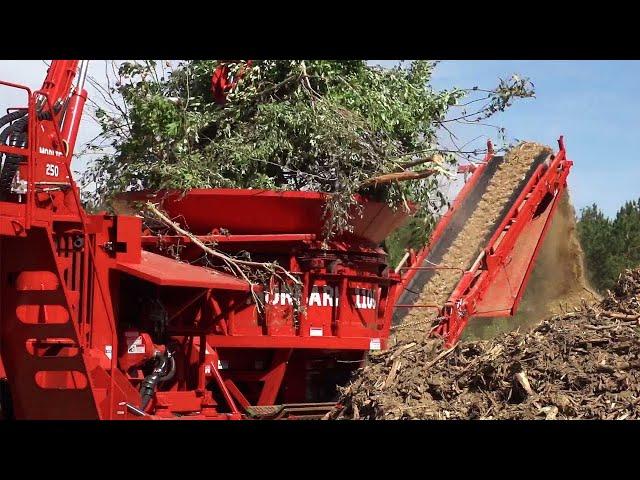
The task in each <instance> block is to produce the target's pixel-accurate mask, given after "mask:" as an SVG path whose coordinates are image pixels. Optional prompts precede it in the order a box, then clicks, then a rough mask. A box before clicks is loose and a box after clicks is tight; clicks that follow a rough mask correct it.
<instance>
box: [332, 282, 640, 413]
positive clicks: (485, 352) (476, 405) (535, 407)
mask: <svg viewBox="0 0 640 480" xmlns="http://www.w3.org/2000/svg"><path fill="white" fill-rule="evenodd" d="M638 319H640V269H637V270H634V271H627V272H625V273H624V274H623V275H622V276H621V278H620V279H619V281H618V284H617V286H616V287H615V289H614V290H613V292H611V293H609V295H608V296H607V297H606V298H605V299H604V300H602V301H601V302H600V303H598V304H595V305H591V306H589V305H586V304H585V305H584V306H583V308H582V309H581V310H580V311H575V312H571V313H568V314H565V315H562V316H556V317H553V318H551V319H549V320H545V321H543V322H542V323H541V324H540V325H538V326H537V327H536V328H534V329H533V330H532V331H530V332H528V333H521V332H512V333H508V334H504V335H501V336H499V337H497V338H495V339H493V340H490V341H475V342H463V343H459V344H458V345H456V346H455V347H454V348H453V349H449V350H443V349H442V346H441V344H440V342H439V341H438V340H436V339H431V338H420V339H416V340H414V341H405V342H402V343H401V344H398V345H397V346H396V347H395V348H393V349H391V350H389V351H386V352H380V353H378V354H376V355H373V356H371V357H370V359H369V362H368V364H367V365H366V366H365V367H364V368H363V369H361V370H359V371H358V372H357V373H356V375H355V376H354V380H353V381H352V383H351V384H349V385H348V386H346V387H345V388H344V389H343V395H342V398H341V400H340V404H339V406H338V407H337V408H335V409H334V410H333V411H332V412H330V414H329V415H328V417H329V418H351V419H358V418H360V419H637V418H640V327H639V321H638Z"/></svg>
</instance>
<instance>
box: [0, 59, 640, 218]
mask: <svg viewBox="0 0 640 480" xmlns="http://www.w3.org/2000/svg"><path fill="white" fill-rule="evenodd" d="M371 63H378V64H382V65H383V66H391V65H394V64H396V63H397V61H395V60H373V61H371ZM104 68H105V64H104V62H103V61H101V60H97V61H94V62H92V63H91V65H90V70H89V72H90V74H91V75H92V76H93V77H94V78H95V79H96V80H98V81H100V79H101V78H103V77H104ZM45 73H46V65H45V64H44V62H42V61H40V60H37V61H34V60H29V61H17V60H9V61H7V60H3V61H0V78H1V79H3V80H8V81H13V82H17V83H23V84H26V85H28V86H30V87H34V88H37V87H39V86H40V85H41V84H42V80H43V79H44V76H45ZM514 73H516V74H519V75H521V76H525V77H529V78H530V80H531V81H532V82H533V83H534V84H535V87H536V97H537V98H535V99H525V100H521V101H519V102H517V103H516V104H515V105H513V106H512V107H511V108H510V109H509V110H508V111H507V112H504V113H502V114H499V115H497V116H496V117H495V118H494V121H493V123H497V124H499V125H501V126H504V127H505V128H506V129H507V131H506V133H507V137H508V138H509V139H521V140H531V141H536V142H539V143H544V144H547V145H550V146H552V147H556V145H557V144H556V140H557V138H558V136H559V135H564V136H565V142H566V146H567V153H568V156H569V158H570V159H571V160H573V161H574V162H575V164H574V167H573V169H572V171H571V174H570V176H569V188H570V191H571V195H572V199H573V202H574V205H575V206H576V207H577V209H580V208H582V207H584V206H586V205H589V204H591V203H593V202H596V203H598V205H599V206H600V207H601V208H602V209H603V210H604V212H605V213H606V214H608V215H615V212H616V211H617V209H618V208H619V207H620V206H621V205H622V203H624V202H625V201H626V200H631V199H637V198H638V197H640V186H639V184H640V163H639V162H638V161H637V159H636V156H637V150H638V148H640V146H639V145H638V142H637V141H636V139H637V138H638V137H640V135H639V132H640V117H639V115H638V112H639V111H640V95H638V92H637V90H638V86H639V85H640V61H486V60H474V61H459V60H456V61H443V62H441V63H440V64H439V65H438V66H437V68H436V70H435V73H434V77H433V85H434V87H435V88H437V89H443V88H451V87H454V86H457V87H472V86H474V85H477V86H479V87H483V88H490V87H494V86H496V85H497V83H498V79H499V78H500V77H508V76H510V75H511V74H514ZM88 90H89V96H90V97H92V98H98V95H97V93H96V92H95V90H94V89H93V88H92V87H89V89H88ZM19 100H22V99H20V98H18V97H17V96H15V95H12V94H11V92H10V91H9V90H8V89H6V88H0V107H1V108H2V109H3V110H4V108H5V107H6V106H9V105H16V104H21V103H23V102H22V101H19ZM97 132H98V129H97V125H96V124H95V122H93V121H92V120H91V119H90V118H89V117H88V116H85V118H84V119H83V123H82V128H81V131H80V134H79V138H78V146H77V147H76V151H79V150H80V148H81V147H82V143H83V142H84V141H87V140H89V139H90V138H92V137H93V136H95V134H96V133H97ZM455 133H456V135H457V136H458V137H459V138H460V141H461V143H465V142H467V141H469V140H471V139H472V138H474V137H476V136H478V135H484V137H483V138H481V139H479V140H477V141H476V142H475V143H473V144H472V145H471V147H475V146H477V147H482V146H483V144H484V143H485V142H486V138H487V136H491V137H493V138H494V139H495V138H496V137H497V135H496V133H497V132H495V130H492V129H487V128H475V127H474V128H468V127H467V128H464V129H459V128H457V129H456V130H455ZM85 165H86V159H79V160H77V161H76V162H75V164H74V169H75V170H83V169H84V167H85Z"/></svg>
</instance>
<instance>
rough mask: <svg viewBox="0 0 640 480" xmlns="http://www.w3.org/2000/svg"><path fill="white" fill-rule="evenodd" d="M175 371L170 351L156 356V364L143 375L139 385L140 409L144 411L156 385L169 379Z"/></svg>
mask: <svg viewBox="0 0 640 480" xmlns="http://www.w3.org/2000/svg"><path fill="white" fill-rule="evenodd" d="M175 373H176V361H175V359H174V358H173V355H171V353H170V352H167V353H165V354H164V355H161V356H159V357H157V360H156V364H155V365H154V367H153V372H151V374H150V375H147V376H146V377H145V379H144V380H143V381H142V385H141V386H140V397H141V401H140V410H142V411H143V412H144V411H145V409H146V408H147V406H148V405H149V402H150V401H151V399H152V398H153V392H154V391H155V389H156V385H157V384H158V383H160V382H166V381H167V380H171V379H172V378H173V376H174V375H175Z"/></svg>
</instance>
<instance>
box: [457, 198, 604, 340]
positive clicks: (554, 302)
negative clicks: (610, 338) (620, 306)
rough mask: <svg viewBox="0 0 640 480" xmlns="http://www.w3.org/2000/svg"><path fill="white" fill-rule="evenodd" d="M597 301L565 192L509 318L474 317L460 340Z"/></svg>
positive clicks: (527, 323)
mask: <svg viewBox="0 0 640 480" xmlns="http://www.w3.org/2000/svg"><path fill="white" fill-rule="evenodd" d="M597 300H600V297H599V296H598V295H597V294H596V293H595V292H594V291H593V289H592V288H591V287H590V286H589V284H588V281H587V275H586V272H585V266H584V254H583V252H582V248H581V247H580V242H579V241H578V236H577V232H576V216H575V211H574V208H573V206H572V205H571V200H570V197H569V193H568V192H567V191H565V193H564V194H563V196H562V198H561V199H560V203H559V204H558V208H557V209H556V213H555V215H554V217H553V218H552V220H551V226H550V227H549V230H548V231H547V235H546V236H545V239H544V241H543V243H542V247H541V248H540V252H539V254H538V258H537V259H536V263H535V265H534V267H533V271H532V272H531V277H530V279H529V283H528V285H527V287H526V290H525V293H524V296H523V297H522V302H521V303H520V306H519V308H518V312H517V313H516V315H515V316H513V317H488V318H475V319H471V320H470V321H469V324H468V325H467V328H466V330H465V334H464V336H463V338H464V339H474V338H480V339H488V338H492V337H494V336H496V335H498V334H499V333H502V332H506V331H512V330H516V329H520V330H526V329H529V328H531V327H533V326H535V325H536V324H538V323H539V322H540V321H542V320H543V319H545V318H546V317H549V316H550V315H554V314H561V313H564V312H567V311H571V310H573V309H574V307H577V306H580V305H581V304H582V302H583V301H584V302H588V303H591V302H593V301H597Z"/></svg>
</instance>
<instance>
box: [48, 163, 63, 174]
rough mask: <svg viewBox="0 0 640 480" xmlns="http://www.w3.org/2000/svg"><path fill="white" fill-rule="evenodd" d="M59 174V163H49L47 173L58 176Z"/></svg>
mask: <svg viewBox="0 0 640 480" xmlns="http://www.w3.org/2000/svg"><path fill="white" fill-rule="evenodd" d="M59 174H60V169H59V168H58V165H55V164H53V163H47V168H46V170H45V175H48V176H49V177H57V176H58V175H59Z"/></svg>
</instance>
